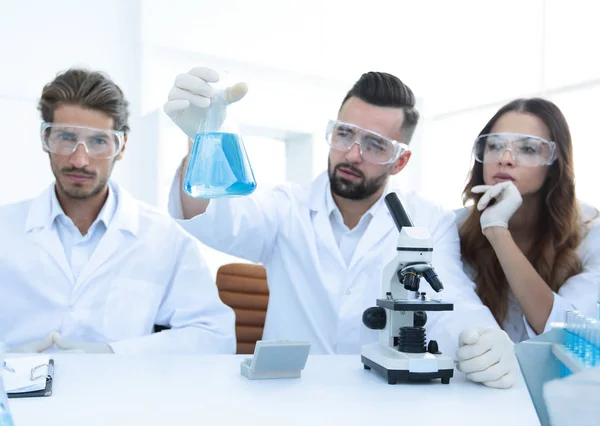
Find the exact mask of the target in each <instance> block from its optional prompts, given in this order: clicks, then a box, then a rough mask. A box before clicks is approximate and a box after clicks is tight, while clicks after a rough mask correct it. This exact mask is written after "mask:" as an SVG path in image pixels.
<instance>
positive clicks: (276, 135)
mask: <svg viewBox="0 0 600 426" xmlns="http://www.w3.org/2000/svg"><path fill="white" fill-rule="evenodd" d="M598 16H600V2H598V1H595V0H570V1H568V2H567V1H563V0H505V1H502V2H500V1H478V0H455V1H453V2H447V1H444V0H439V1H420V2H414V1H404V0H371V1H369V2H368V3H364V2H349V1H342V0H319V1H317V0H302V1H300V0H253V1H243V0H220V1H216V0H170V1H168V2H165V1H160V0H104V1H102V2H92V1H85V0H80V1H75V0H54V1H52V2H46V1H42V0H21V1H19V2H17V1H16V0H0V58H1V59H0V65H1V66H0V122H1V123H2V126H3V129H4V131H3V132H2V133H1V134H2V138H0V144H1V148H2V150H1V151H0V152H1V154H0V204H2V203H8V202H14V201H18V200H21V199H25V198H29V197H32V196H34V195H36V194H38V193H39V192H41V191H42V190H43V189H44V188H45V187H46V185H48V184H49V183H50V182H51V181H52V175H51V173H50V170H49V167H48V162H47V158H46V157H45V155H44V154H43V152H42V151H41V149H40V143H39V137H38V134H37V132H38V128H39V122H40V120H39V116H38V113H37V111H36V103H37V99H38V97H39V94H40V92H41V89H42V87H43V85H44V84H45V83H47V82H48V81H50V80H51V79H52V78H53V77H54V75H55V74H56V73H57V72H58V71H61V70H65V69H67V68H68V67H70V66H74V65H81V66H86V67H88V68H91V69H97V70H102V71H105V72H107V73H108V74H109V75H110V76H111V77H112V78H113V79H114V80H115V81H116V82H117V83H118V84H119V85H120V86H121V87H122V88H123V90H124V91H125V93H126V95H127V97H128V98H129V101H130V103H131V123H130V124H131V127H132V132H131V134H130V139H129V144H128V149H127V153H126V155H125V158H124V160H123V161H122V162H121V163H120V164H119V165H118V166H117V168H116V170H115V178H116V179H117V180H118V181H119V182H120V183H121V184H123V185H124V186H125V187H126V188H127V189H128V190H129V191H130V192H132V193H133V194H134V195H135V196H137V197H139V198H140V199H142V200H144V201H147V202H149V203H152V204H155V205H158V206H160V207H161V208H164V206H165V202H166V197H167V191H168V186H169V184H170V179H171V176H172V173H173V171H174V168H175V167H176V165H177V163H178V161H179V159H180V158H181V155H182V153H183V152H184V151H185V147H186V141H185V137H184V136H183V135H182V134H181V132H180V131H179V130H178V129H177V128H175V126H173V125H172V123H170V121H169V120H168V118H166V117H165V115H164V114H163V113H162V110H161V107H162V104H163V102H164V100H165V98H166V95H167V93H168V91H169V89H170V86H171V84H172V82H173V80H174V78H175V76H176V75H177V74H178V73H181V72H187V71H188V69H189V68H191V67H193V66H199V65H209V66H213V67H218V68H221V69H225V68H226V69H228V70H229V71H230V73H231V74H232V75H233V76H234V77H235V76H238V77H239V78H240V79H243V80H245V81H247V82H248V83H249V86H250V92H249V94H248V96H247V98H246V99H244V101H243V102H240V103H239V104H237V105H236V108H235V109H236V111H235V113H236V115H237V117H238V121H239V122H240V124H241V128H242V132H243V134H244V136H245V141H246V145H247V149H248V152H249V156H250V160H251V162H252V164H253V168H254V170H255V174H256V176H257V180H258V182H259V185H260V186H261V187H263V188H266V187H269V186H271V185H273V184H275V183H277V182H281V181H283V180H286V179H287V180H293V181H298V182H303V183H306V182H308V181H310V179H312V178H313V177H314V176H316V175H317V174H318V173H320V172H321V171H322V170H324V168H325V166H326V156H327V146H326V145H325V142H324V141H323V137H322V135H323V131H324V126H325V123H326V121H327V120H328V119H329V118H332V117H335V114H336V112H337V108H338V106H339V103H340V101H341V99H342V97H343V95H344V94H345V92H346V91H347V90H348V89H349V88H350V86H351V85H352V83H353V82H354V81H355V80H356V79H357V78H358V77H359V76H360V74H361V73H363V72H365V71H369V70H382V71H387V72H391V73H393V74H396V75H397V76H399V77H400V78H401V79H403V80H404V81H405V82H406V83H407V84H409V85H410V86H411V87H412V89H413V90H414V92H415V93H416V94H417V96H418V97H419V103H420V109H421V112H422V116H423V119H422V122H421V124H420V127H419V130H418V134H417V136H416V138H415V141H414V142H413V145H412V149H413V151H414V155H413V159H412V160H411V164H410V165H409V167H408V169H407V170H405V171H404V172H403V173H402V174H401V176H400V177H399V180H400V181H401V182H402V183H403V184H404V185H406V186H411V187H414V188H417V189H418V190H420V191H421V192H423V193H424V194H425V195H427V196H429V197H431V198H434V199H436V200H437V201H439V202H441V203H442V204H444V205H445V206H446V207H449V208H455V207H458V206H459V205H460V193H461V190H462V186H463V184H464V182H465V178H466V174H467V172H468V169H469V166H470V162H471V158H470V148H471V144H472V141H473V139H474V137H475V136H476V135H477V133H478V131H479V130H480V129H481V127H483V125H484V124H485V123H486V121H487V120H488V119H489V118H490V117H491V116H492V114H493V113H494V112H495V111H496V110H497V109H498V108H499V107H501V106H502V105H503V104H504V103H505V102H507V101H510V100H512V99H513V98H516V97H520V96H534V95H540V96H545V97H548V98H549V99H551V100H553V101H555V102H556V103H557V104H558V106H559V107H560V108H561V109H562V110H563V112H564V113H565V115H566V116H567V119H568V120H569V123H570V125H571V130H572V134H573V138H574V145H575V161H576V164H575V170H576V176H577V190H578V193H579V196H580V198H582V199H584V200H586V201H588V202H590V203H593V204H596V205H600V191H597V189H596V175H595V173H594V169H595V167H596V158H598V157H599V155H600V144H599V143H598V142H599V135H598V131H597V129H596V122H597V120H598V117H599V116H600V104H599V102H598V99H599V98H600V55H598V46H600V26H598V25H597V17H598ZM206 256H207V258H208V261H209V264H210V265H211V268H212V269H213V271H216V268H218V266H219V265H220V264H222V263H224V262H226V261H229V260H231V258H228V257H227V256H222V255H220V254H217V253H215V252H213V251H211V250H207V251H206Z"/></svg>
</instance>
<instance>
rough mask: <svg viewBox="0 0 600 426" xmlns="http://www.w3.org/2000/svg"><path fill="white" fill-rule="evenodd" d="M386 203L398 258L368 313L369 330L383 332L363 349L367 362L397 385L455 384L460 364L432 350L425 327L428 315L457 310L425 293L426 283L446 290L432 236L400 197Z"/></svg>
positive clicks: (435, 346)
mask: <svg viewBox="0 0 600 426" xmlns="http://www.w3.org/2000/svg"><path fill="white" fill-rule="evenodd" d="M385 203H386V205H387V207H388V210H389V211H390V213H391V215H392V218H393V220H394V223H395V224H396V227H397V228H398V231H399V233H400V235H399V236H398V241H397V244H396V250H397V252H396V256H395V257H394V259H393V260H392V261H391V262H390V263H389V264H387V265H386V266H385V267H384V269H383V272H382V276H381V280H382V281H381V284H382V292H383V298H382V299H377V306H376V307H372V308H368V309H367V310H365V311H364V313H363V323H364V324H365V326H367V327H368V328H370V329H372V330H379V341H378V342H375V343H371V344H366V345H363V346H362V348H361V360H362V363H363V365H364V368H365V369H366V370H371V369H374V370H375V371H377V372H378V373H380V374H381V375H382V376H384V377H386V378H387V380H388V383H389V384H392V385H393V384H396V383H397V382H410V381H425V380H432V379H438V378H439V379H441V381H442V383H444V384H449V383H450V378H451V377H452V376H453V374H454V361H453V360H452V358H450V357H448V356H445V355H442V354H441V352H440V351H439V348H438V344H437V342H436V341H435V340H430V341H429V344H427V345H426V337H425V324H426V323H427V314H426V311H451V310H453V309H454V305H453V304H452V303H447V302H444V301H442V300H439V299H430V298H428V297H427V296H426V293H424V292H422V293H420V292H419V282H420V280H421V278H425V281H427V282H428V283H429V285H430V286H431V288H432V289H433V290H435V292H440V291H441V290H443V288H444V286H443V285H442V283H441V281H440V280H439V278H438V276H437V274H436V273H435V271H434V269H433V267H432V265H431V254H432V252H433V247H432V242H431V236H430V235H429V232H428V231H427V229H426V228H422V227H415V226H414V225H413V222H412V220H411V219H410V217H409V216H408V214H407V213H406V211H405V210H404V207H403V206H402V203H401V202H400V199H399V198H398V196H397V195H396V193H394V192H391V193H390V194H388V195H387V196H386V197H385Z"/></svg>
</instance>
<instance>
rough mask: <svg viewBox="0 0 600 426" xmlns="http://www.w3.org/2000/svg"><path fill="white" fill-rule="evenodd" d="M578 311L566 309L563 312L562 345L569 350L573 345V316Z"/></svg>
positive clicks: (574, 316) (571, 349)
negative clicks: (565, 311) (564, 312)
mask: <svg viewBox="0 0 600 426" xmlns="http://www.w3.org/2000/svg"><path fill="white" fill-rule="evenodd" d="M578 312H579V311H567V313H566V314H565V329H564V345H565V348H566V349H568V350H569V351H573V349H574V347H575V318H576V316H577V313H578Z"/></svg>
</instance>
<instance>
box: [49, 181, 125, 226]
mask: <svg viewBox="0 0 600 426" xmlns="http://www.w3.org/2000/svg"><path fill="white" fill-rule="evenodd" d="M51 194H52V195H51V201H50V212H49V214H48V218H49V222H48V224H47V226H48V227H52V226H53V225H54V223H55V222H56V221H57V220H58V221H61V222H62V224H64V225H67V226H68V225H69V224H72V225H73V226H74V224H73V221H72V220H71V218H69V217H68V216H67V215H66V214H65V212H64V210H63V209H62V207H61V206H60V203H59V202H58V197H57V196H56V187H53V188H52V190H51ZM116 210H117V199H116V195H115V191H114V190H113V189H112V188H111V187H110V185H108V196H107V197H106V202H105V203H104V205H103V206H102V209H101V210H100V213H98V216H97V217H96V220H94V222H93V223H92V226H90V229H89V231H88V234H91V233H92V231H93V230H94V229H95V228H96V227H97V226H99V224H102V225H104V229H108V226H109V225H110V222H111V221H112V219H113V217H114V216H115V212H116Z"/></svg>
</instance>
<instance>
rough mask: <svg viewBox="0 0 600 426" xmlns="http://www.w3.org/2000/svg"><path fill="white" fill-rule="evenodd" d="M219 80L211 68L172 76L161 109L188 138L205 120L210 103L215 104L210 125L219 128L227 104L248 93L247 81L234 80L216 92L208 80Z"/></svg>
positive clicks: (194, 135)
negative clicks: (167, 94) (168, 91)
mask: <svg viewBox="0 0 600 426" xmlns="http://www.w3.org/2000/svg"><path fill="white" fill-rule="evenodd" d="M218 81H219V74H218V73H217V72H216V71H214V70H212V69H210V68H193V69H192V70H190V72H188V73H187V74H180V75H178V76H177V78H176V79H175V84H174V86H173V88H172V89H171V92H170V93H169V101H168V102H167V103H165V106H164V111H165V112H166V113H167V115H168V116H169V117H170V118H171V120H173V122H174V123H175V124H177V126H178V127H179V128H180V129H181V130H183V132H184V133H185V134H186V135H187V136H188V137H189V138H190V139H191V140H194V138H195V137H196V132H197V131H198V127H199V126H200V124H204V122H205V120H206V119H207V111H208V107H209V106H210V105H211V103H212V104H213V107H214V108H213V109H212V112H213V113H214V115H213V116H211V124H212V125H213V126H216V127H220V125H221V124H222V123H223V122H224V121H225V115H226V109H227V105H229V104H232V103H234V102H237V101H239V100H240V99H242V98H243V97H244V96H245V95H246V93H247V92H248V85H247V84H246V83H237V84H234V85H233V86H231V87H228V88H226V89H224V90H223V91H221V92H215V91H214V90H213V88H212V86H211V85H210V83H216V82H218Z"/></svg>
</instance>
